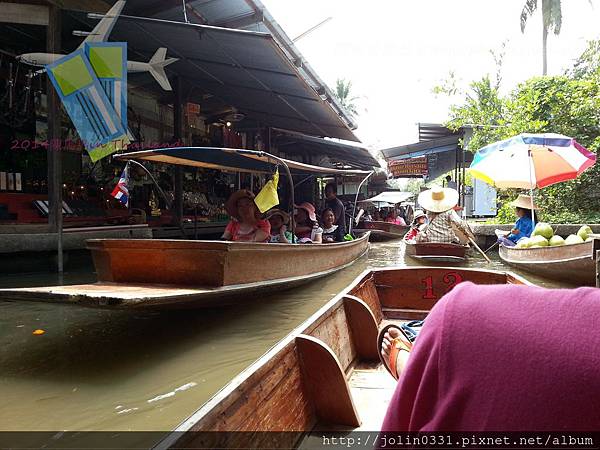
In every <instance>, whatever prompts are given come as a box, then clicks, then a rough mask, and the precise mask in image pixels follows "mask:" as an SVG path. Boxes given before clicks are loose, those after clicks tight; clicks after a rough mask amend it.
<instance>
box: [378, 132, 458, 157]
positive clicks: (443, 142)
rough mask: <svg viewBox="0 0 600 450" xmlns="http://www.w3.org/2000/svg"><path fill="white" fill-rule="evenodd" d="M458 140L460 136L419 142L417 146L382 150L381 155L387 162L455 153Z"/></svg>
mask: <svg viewBox="0 0 600 450" xmlns="http://www.w3.org/2000/svg"><path fill="white" fill-rule="evenodd" d="M458 140H459V136H449V137H445V138H441V139H434V140H429V141H423V142H417V143H415V144H408V145H400V146H398V147H392V148H386V149H384V150H381V153H382V154H383V157H384V158H385V159H386V160H399V159H408V158H415V157H417V156H424V155H430V154H433V153H444V152H455V151H456V149H457V148H458Z"/></svg>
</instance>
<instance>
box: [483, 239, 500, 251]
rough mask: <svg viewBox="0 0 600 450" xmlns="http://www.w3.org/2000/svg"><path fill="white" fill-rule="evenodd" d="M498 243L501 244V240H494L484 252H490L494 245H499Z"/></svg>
mask: <svg viewBox="0 0 600 450" xmlns="http://www.w3.org/2000/svg"><path fill="white" fill-rule="evenodd" d="M498 244H499V242H498V241H496V242H494V243H493V244H492V245H490V246H489V247H488V248H487V250H486V251H484V252H483V253H487V252H489V251H490V250H491V249H493V248H494V247H496V245H498Z"/></svg>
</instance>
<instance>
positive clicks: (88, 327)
mask: <svg viewBox="0 0 600 450" xmlns="http://www.w3.org/2000/svg"><path fill="white" fill-rule="evenodd" d="M407 259H408V258H407ZM310 263H311V262H310V261H306V264H310ZM407 263H408V264H410V263H411V261H410V260H408V261H405V259H404V254H403V246H402V245H401V244H400V243H399V242H398V241H396V242H391V243H380V244H378V243H375V244H371V248H370V251H369V254H368V256H366V257H363V258H361V259H360V260H359V261H357V262H356V263H355V264H354V265H353V266H351V267H349V268H346V269H345V270H343V271H341V272H339V273H337V274H335V275H332V276H330V277H327V278H324V279H321V280H317V281H315V282H314V283H312V284H310V285H307V286H304V287H301V288H297V289H294V290H290V291H286V292H282V293H281V294H277V295H270V296H263V297H261V298H247V299H243V300H242V301H241V302H240V304H239V305H237V306H235V307H227V308H223V309H219V310H196V311H185V312H152V313H141V312H126V311H104V310H94V309H86V308H80V307H73V306H52V305H45V304H41V303H40V304H37V303H8V302H0V399H2V400H1V403H2V407H1V408H0V430H32V431H33V430H170V429H173V428H174V427H175V426H176V425H178V424H179V423H180V422H181V421H182V420H183V419H185V418H186V417H187V416H189V415H190V414H191V413H193V412H194V411H195V410H196V409H197V408H198V407H200V406H201V405H202V404H203V403H204V402H206V401H207V400H208V399H209V398H210V397H211V396H212V395H213V394H215V393H216V392H217V391H218V390H219V389H220V388H221V387H222V386H224V385H225V384H226V383H227V382H228V381H229V380H231V379H232V378H233V377H234V376H235V375H237V374H238V373H239V372H240V371H242V370H243V369H244V368H245V367H247V366H248V365H249V364H251V363H252V362H253V361H254V360H256V359H257V358H258V357H259V356H260V355H262V354H263V353H264V352H265V351H267V350H268V349H269V348H270V347H271V346H272V345H274V344H275V343H276V342H278V341H279V340H280V339H281V338H282V337H284V336H285V335H286V334H287V333H289V332H290V331H291V330H292V329H293V328H294V327H296V326H298V325H299V324H301V323H302V322H303V321H304V320H306V319H307V318H308V317H309V316H310V315H311V314H313V313H314V312H315V311H317V310H318V309H319V307H321V306H322V305H323V304H324V303H326V302H327V301H328V300H330V299H331V298H332V297H333V296H335V295H336V294H337V293H338V292H339V291H340V290H341V289H342V288H344V287H345V286H347V285H348V284H349V283H350V282H351V281H352V280H353V279H354V278H355V277H356V276H357V275H359V274H360V273H361V272H362V271H363V270H365V269H367V268H370V267H384V266H392V265H406V264H407ZM469 266H471V267H489V268H491V269H496V270H507V268H506V267H504V266H503V265H502V264H501V262H500V261H498V260H497V255H496V259H494V261H493V263H492V264H491V265H487V264H485V262H484V260H483V259H481V258H471V259H470V263H469ZM523 275H525V274H523ZM526 277H527V278H528V279H529V280H531V281H533V282H534V283H536V284H540V285H544V286H548V287H555V286H558V285H557V284H551V283H548V282H547V281H544V280H542V279H537V278H535V277H532V276H530V275H526ZM93 281H95V277H94V274H93V272H92V268H91V267H90V266H88V267H82V268H81V269H80V270H78V271H76V272H71V273H67V274H65V277H64V283H65V284H78V283H86V282H93ZM57 283H58V279H57V277H56V276H55V275H52V274H44V275H41V274H33V275H11V276H0V286H2V287H16V286H27V285H50V284H57ZM36 329H41V330H44V333H43V334H40V335H33V334H32V332H33V331H34V330H36Z"/></svg>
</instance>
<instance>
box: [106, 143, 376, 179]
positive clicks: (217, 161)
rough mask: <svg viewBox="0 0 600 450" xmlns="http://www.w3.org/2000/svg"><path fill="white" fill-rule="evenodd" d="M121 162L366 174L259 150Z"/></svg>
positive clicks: (175, 152) (214, 150) (192, 150)
mask: <svg viewBox="0 0 600 450" xmlns="http://www.w3.org/2000/svg"><path fill="white" fill-rule="evenodd" d="M115 158H116V159H121V160H130V159H133V160H136V161H139V160H142V161H153V162H159V163H165V164H175V165H179V166H188V167H201V168H205V169H216V170H224V171H231V172H248V173H272V172H273V169H274V167H275V166H276V165H278V164H280V162H283V163H285V164H286V165H287V166H288V167H289V169H290V171H291V172H292V173H295V174H322V175H368V174H369V173H371V172H370V171H367V170H355V169H352V170H350V169H335V168H329V167H320V166H313V165H310V164H304V163H301V162H298V161H292V160H289V159H283V158H279V157H274V156H273V155H271V154H269V153H267V152H263V151H259V150H246V149H234V148H218V147H174V148H161V149H153V150H142V151H138V152H130V153H121V154H119V155H116V156H115Z"/></svg>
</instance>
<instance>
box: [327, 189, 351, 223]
mask: <svg viewBox="0 0 600 450" xmlns="http://www.w3.org/2000/svg"><path fill="white" fill-rule="evenodd" d="M325 198H326V200H325V207H326V208H331V210H332V211H333V214H334V216H335V222H333V223H335V224H336V225H337V226H339V227H340V228H341V229H342V233H343V234H346V209H345V208H344V204H343V203H342V201H341V200H340V199H339V198H337V184H335V183H327V184H326V185H325Z"/></svg>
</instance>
